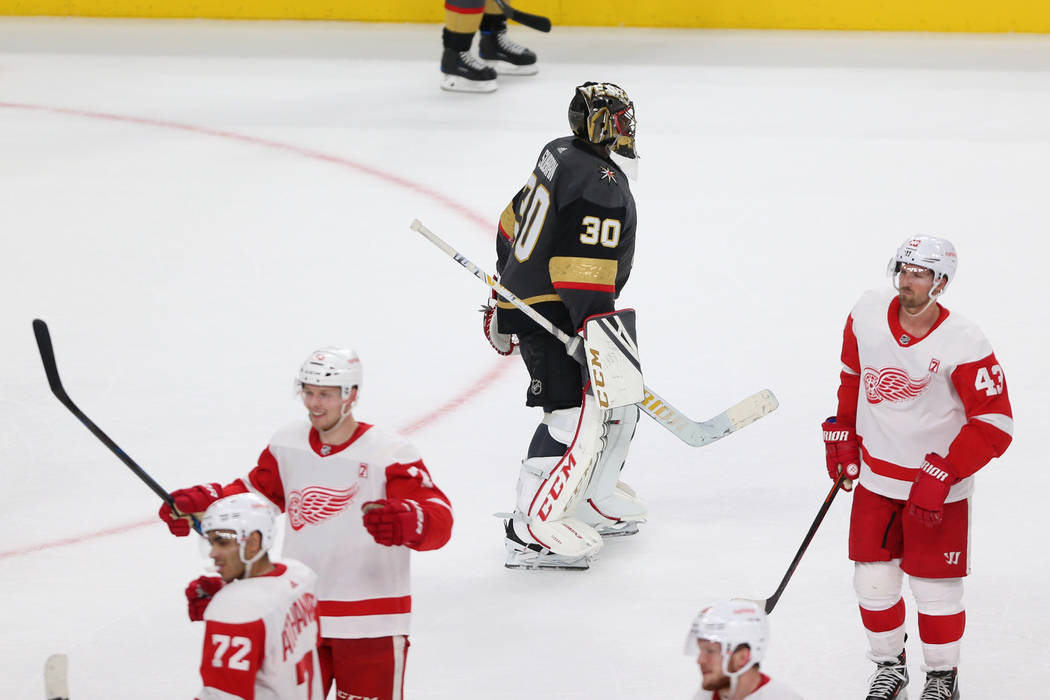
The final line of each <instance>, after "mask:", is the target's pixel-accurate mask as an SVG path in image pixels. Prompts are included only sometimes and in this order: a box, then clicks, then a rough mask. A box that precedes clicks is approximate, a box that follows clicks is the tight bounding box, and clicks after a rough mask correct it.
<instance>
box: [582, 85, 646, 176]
mask: <svg viewBox="0 0 1050 700" xmlns="http://www.w3.org/2000/svg"><path fill="white" fill-rule="evenodd" d="M636 126H637V123H636V122H635V119H634V103H633V102H631V98H630V97H628V96H627V93H626V92H624V90H623V88H621V87H620V86H618V85H613V84H612V83H593V82H586V83H584V84H583V85H580V86H579V87H577V88H576V93H575V94H574V95H573V96H572V101H571V102H569V127H570V128H571V129H572V133H573V134H575V135H576V136H578V137H580V138H581V139H583V140H585V141H589V142H591V143H593V144H597V145H600V146H608V147H609V148H610V149H611V150H612V152H613V153H615V154H617V155H619V156H621V157H623V158H632V159H633V158H637V157H638V152H637V150H636V148H635V142H634V135H635V127H636Z"/></svg>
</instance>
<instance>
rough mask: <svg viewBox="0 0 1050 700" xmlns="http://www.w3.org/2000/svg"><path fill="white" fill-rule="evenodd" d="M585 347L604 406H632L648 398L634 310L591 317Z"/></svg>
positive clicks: (595, 391)
mask: <svg viewBox="0 0 1050 700" xmlns="http://www.w3.org/2000/svg"><path fill="white" fill-rule="evenodd" d="M583 347H584V355H585V357H586V360H587V371H588V373H589V374H590V377H591V392H592V393H593V394H594V398H595V399H596V400H597V402H598V405H599V406H600V407H601V408H606V409H608V408H618V407H620V406H629V405H631V404H635V403H638V402H640V401H641V400H642V399H643V398H645V387H644V384H643V382H642V362H641V359H639V356H638V344H637V342H636V341H635V329H634V310H633V309H624V310H623V311H616V312H613V313H611V314H602V315H600V316H591V317H590V318H588V319H587V322H586V323H585V324H584V327H583Z"/></svg>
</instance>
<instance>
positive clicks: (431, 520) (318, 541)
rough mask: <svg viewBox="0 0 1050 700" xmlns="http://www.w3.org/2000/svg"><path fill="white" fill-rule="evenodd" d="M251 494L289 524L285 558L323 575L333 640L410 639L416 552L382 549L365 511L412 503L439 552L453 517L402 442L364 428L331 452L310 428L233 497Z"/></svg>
mask: <svg viewBox="0 0 1050 700" xmlns="http://www.w3.org/2000/svg"><path fill="white" fill-rule="evenodd" d="M246 489H250V490H252V491H255V492H256V493H259V494H260V495H262V496H264V497H265V498H267V499H269V500H270V501H272V502H273V503H274V504H275V505H277V506H278V507H279V508H280V509H281V510H282V511H284V512H286V513H287V514H288V525H289V527H288V529H287V532H286V533H285V540H284V550H283V553H284V554H285V555H287V556H290V557H294V558H296V559H298V560H300V561H302V562H303V563H305V564H306V565H307V566H309V567H310V568H312V569H313V570H314V571H315V572H316V573H317V597H318V600H319V604H318V610H319V612H320V617H321V634H322V636H323V637H325V638H361V637H384V636H389V635H405V634H408V631H409V613H410V611H411V609H412V597H411V591H410V587H409V555H410V554H411V552H410V551H409V548H408V547H386V546H383V545H380V544H377V543H376V542H375V540H374V539H373V538H372V536H371V535H370V534H369V533H368V531H367V530H366V529H365V527H364V523H363V520H362V513H361V506H362V504H364V503H365V502H367V501H373V500H378V499H383V498H402V499H411V500H414V501H416V502H417V503H419V504H420V506H421V508H422V509H423V512H424V518H425V523H426V524H425V526H424V539H423V541H422V542H421V543H420V544H418V545H415V546H413V547H412V549H416V550H427V549H437V548H438V547H441V546H442V545H444V544H445V542H447V541H448V539H449V536H450V535H451V532H452V507H451V505H450V504H449V501H448V498H447V497H446V496H445V494H444V493H442V492H441V490H440V489H438V488H437V487H436V486H435V485H434V483H433V481H432V480H431V478H430V473H429V472H428V471H427V468H426V466H425V465H424V464H423V460H422V458H421V457H420V455H419V452H418V451H417V450H416V448H415V447H413V446H412V445H411V444H410V443H408V442H407V441H406V440H405V439H404V438H403V437H401V436H399V435H396V434H394V433H388V432H385V431H382V430H380V429H378V428H375V427H373V426H371V425H369V424H367V423H359V424H358V428H357V430H356V431H355V433H354V435H353V436H352V437H351V438H350V439H349V440H348V441H347V442H346V443H344V444H342V445H325V444H322V443H321V441H320V437H319V435H318V433H317V431H316V430H314V429H313V428H311V427H310V425H309V423H307V422H305V421H301V422H296V423H294V424H292V425H289V426H287V427H285V428H284V429H282V430H280V431H278V432H277V433H276V434H275V435H274V436H273V438H272V439H271V441H270V444H269V446H268V447H267V448H266V449H265V450H263V452H262V454H261V455H260V457H259V463H258V465H257V466H256V467H255V468H254V469H253V470H252V471H251V473H250V474H249V475H248V477H247V478H246V479H240V480H238V481H237V482H234V483H233V484H230V485H228V486H227V487H225V488H224V489H223V492H224V494H227V495H228V494H229V493H232V492H236V491H238V490H240V491H243V490H246Z"/></svg>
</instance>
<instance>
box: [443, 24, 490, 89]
mask: <svg viewBox="0 0 1050 700" xmlns="http://www.w3.org/2000/svg"><path fill="white" fill-rule="evenodd" d="M473 39H474V35H473V34H460V33H459V32H450V31H449V30H448V29H444V30H442V35H441V43H442V45H443V46H444V50H443V51H442V53H441V72H442V74H443V75H442V78H441V89H442V90H452V91H454V92H493V91H494V90H495V89H496V88H497V87H499V86H498V85H497V84H496V71H495V70H493V69H492V68H489V67H488V66H486V65H485V64H484V63H482V62H481V61H479V60H478V59H476V58H474V54H472V53H470V44H471V42H472V41H473Z"/></svg>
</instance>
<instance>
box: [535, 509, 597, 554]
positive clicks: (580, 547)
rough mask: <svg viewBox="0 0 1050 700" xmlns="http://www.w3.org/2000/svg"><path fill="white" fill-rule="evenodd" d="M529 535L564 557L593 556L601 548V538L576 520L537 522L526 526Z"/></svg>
mask: <svg viewBox="0 0 1050 700" xmlns="http://www.w3.org/2000/svg"><path fill="white" fill-rule="evenodd" d="M528 530H529V534H530V535H532V538H533V539H534V540H536V541H537V542H539V543H540V544H541V545H543V546H544V547H546V548H547V549H549V550H550V551H552V552H554V553H555V554H561V555H562V556H566V557H581V556H584V555H588V556H589V555H593V554H595V553H597V552H598V550H599V549H601V547H602V536H601V535H599V534H598V531H597V530H595V529H594V528H593V527H591V526H590V525H588V524H587V523H585V522H583V521H582V520H577V519H576V518H562V519H560V520H548V521H537V520H533V521H532V522H530V523H529V525H528Z"/></svg>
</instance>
